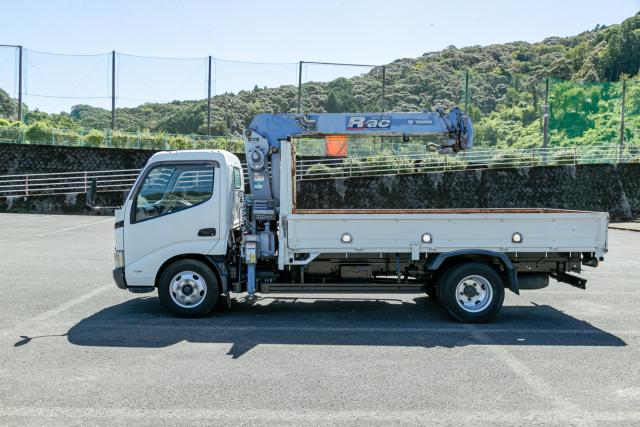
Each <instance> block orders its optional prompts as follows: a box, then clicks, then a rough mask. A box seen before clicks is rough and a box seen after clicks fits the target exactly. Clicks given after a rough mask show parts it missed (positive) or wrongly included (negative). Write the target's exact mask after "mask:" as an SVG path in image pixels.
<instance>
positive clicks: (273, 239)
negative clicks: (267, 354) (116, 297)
mask: <svg viewBox="0 0 640 427" xmlns="http://www.w3.org/2000/svg"><path fill="white" fill-rule="evenodd" d="M358 133H366V134H367V135H371V134H373V135H376V136H378V135H387V136H396V137H397V136H402V137H403V139H405V140H406V139H407V138H409V137H413V136H415V135H431V136H433V135H434V134H435V135H440V136H442V137H443V138H442V139H441V140H440V141H439V142H438V143H437V144H438V149H441V150H449V151H458V150H464V149H467V148H470V146H471V143H472V134H473V132H472V128H471V123H470V121H469V119H468V118H467V117H466V116H465V115H463V114H462V113H461V112H460V110H458V109H453V110H452V111H451V112H450V113H448V114H447V113H444V112H443V111H442V110H439V111H437V112H436V113H387V114H379V113H377V114H373V113H372V114H359V115H357V114H312V115H300V114H283V115H277V114H263V115H258V116H257V117H256V118H255V119H254V120H253V122H252V123H251V125H250V126H249V128H248V129H247V130H246V131H245V148H246V156H247V174H248V176H249V184H250V185H249V188H250V191H249V192H248V193H247V194H245V192H244V189H245V183H244V174H243V170H242V165H241V163H240V160H239V159H238V157H236V156H235V155H233V154H231V153H229V152H226V151H223V150H194V151H170V152H161V153H157V154H155V155H153V156H152V157H151V158H150V160H149V161H148V163H147V164H146V166H145V167H144V168H143V170H142V172H141V173H140V175H139V177H138V178H137V180H136V182H135V184H134V185H133V188H132V189H131V191H130V193H129V194H128V196H127V198H126V200H125V202H124V205H123V206H122V208H121V209H118V210H116V213H115V215H116V223H115V242H116V248H115V264H116V265H115V269H114V271H113V276H114V280H115V282H116V284H117V286H118V287H120V288H122V289H128V290H129V291H131V292H151V291H154V290H156V289H157V291H158V295H159V297H160V300H161V302H162V303H163V305H164V306H165V307H166V308H167V309H168V310H169V311H171V312H172V313H174V314H176V315H179V316H187V317H195V316H203V315H205V314H207V313H208V312H209V311H211V309H212V308H213V307H214V306H215V305H216V303H217V302H218V300H219V298H220V297H221V295H223V296H226V298H227V300H228V301H230V296H229V294H230V293H231V292H235V293H241V292H247V294H248V295H247V297H248V298H251V297H253V296H254V295H255V294H256V292H259V293H262V294H266V293H303V292H307V293H313V294H316V293H344V292H352V293H374V292H380V293H397V292H411V293H424V292H426V293H427V294H429V296H431V297H433V298H437V300H438V301H439V302H440V303H441V304H442V305H443V306H444V307H445V308H446V309H447V311H448V312H449V313H450V314H451V315H452V316H453V317H454V318H455V319H457V320H459V321H462V322H485V321H488V320H490V319H492V318H493V317H494V316H495V315H496V314H497V313H498V311H499V310H500V308H501V306H502V304H503V301H504V295H505V288H508V289H509V290H511V291H512V292H514V293H516V294H518V293H519V292H520V290H523V289H539V288H543V287H545V286H547V285H548V283H549V277H550V276H551V277H554V278H555V279H556V280H558V281H561V282H566V283H569V284H571V285H573V286H577V287H580V288H583V289H584V287H585V283H586V280H584V279H582V278H580V277H578V276H575V275H573V274H571V273H572V272H575V273H577V272H580V270H581V266H582V265H587V266H591V267H595V266H597V265H598V261H601V260H603V257H604V254H605V252H606V251H607V225H608V214H607V213H599V212H582V211H570V210H557V209H539V208H535V209H447V210H429V209H427V210H406V209H397V210H340V209H313V210H308V209H298V208H297V207H296V187H295V177H296V175H295V165H296V162H295V152H294V148H293V144H292V138H293V137H297V136H301V135H302V136H305V135H313V136H315V137H318V136H322V135H335V134H347V135H350V134H358ZM92 189H93V190H92V191H90V194H89V195H88V199H89V201H90V203H92V201H93V200H94V197H95V185H92Z"/></svg>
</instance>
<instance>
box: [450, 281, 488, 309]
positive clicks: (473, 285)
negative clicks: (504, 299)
mask: <svg viewBox="0 0 640 427" xmlns="http://www.w3.org/2000/svg"><path fill="white" fill-rule="evenodd" d="M492 300H493V288H492V287H491V283H489V281H488V280H487V279H486V278H484V277H482V276H476V275H472V276H467V277H465V278H464V279H462V280H460V282H458V286H456V302H457V303H458V306H459V307H460V308H461V309H463V310H464V311H466V312H468V313H478V312H480V311H482V310H484V309H485V308H487V306H488V305H489V304H491V301H492Z"/></svg>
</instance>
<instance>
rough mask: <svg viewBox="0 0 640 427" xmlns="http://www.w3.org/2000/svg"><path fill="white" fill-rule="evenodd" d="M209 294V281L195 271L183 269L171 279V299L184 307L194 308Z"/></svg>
mask: <svg viewBox="0 0 640 427" xmlns="http://www.w3.org/2000/svg"><path fill="white" fill-rule="evenodd" d="M206 296H207V283H206V282H205V280H204V278H203V277H202V276H200V274H198V273H196V272H194V271H183V272H180V273H178V274H176V275H175V276H174V277H173V279H172V280H171V299H172V300H173V302H175V303H176V304H177V305H179V306H180V307H183V308H193V307H195V306H197V305H199V304H201V303H202V301H204V299H205V297H206Z"/></svg>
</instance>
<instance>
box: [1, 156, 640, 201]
mask: <svg viewBox="0 0 640 427" xmlns="http://www.w3.org/2000/svg"><path fill="white" fill-rule="evenodd" d="M632 162H633V163H635V162H637V163H640V147H637V146H628V147H624V148H623V149H620V148H619V147H618V146H612V145H608V146H593V147H570V148H569V147H552V148H546V149H543V148H531V149H520V150H512V149H504V150H487V149H482V150H481V149H474V150H470V151H466V152H460V153H458V154H437V153H424V152H423V153H411V154H402V155H396V154H392V153H386V152H382V153H378V154H376V155H373V156H368V157H340V158H337V157H333V158H320V159H300V160H297V161H296V179H298V180H317V179H335V178H349V177H361V176H375V175H397V174H409V173H437V172H448V171H465V170H479V169H505V168H520V167H531V166H559V165H581V164H617V163H632ZM245 166H246V165H245V164H244V163H243V170H244V177H245V181H246V180H247V178H248V177H247V173H246V167H245ZM139 173H140V169H119V170H102V171H80V172H55V173H34V174H20V175H3V176H0V197H14V196H42V195H57V194H69V193H82V192H86V191H87V189H88V188H89V185H90V184H91V180H92V179H93V178H96V181H97V184H98V185H97V189H98V191H99V192H108V191H113V192H115V191H128V190H129V189H130V188H131V186H132V185H133V183H134V181H135V179H136V177H137V176H138V174H139Z"/></svg>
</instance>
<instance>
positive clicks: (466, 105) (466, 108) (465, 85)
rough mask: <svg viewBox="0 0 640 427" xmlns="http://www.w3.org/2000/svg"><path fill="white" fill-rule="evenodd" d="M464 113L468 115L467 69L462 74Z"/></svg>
mask: <svg viewBox="0 0 640 427" xmlns="http://www.w3.org/2000/svg"><path fill="white" fill-rule="evenodd" d="M464 114H466V115H469V69H468V68H467V71H465V75H464Z"/></svg>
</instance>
